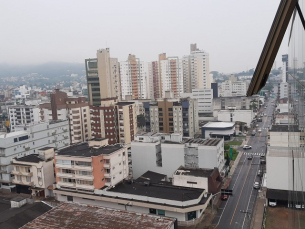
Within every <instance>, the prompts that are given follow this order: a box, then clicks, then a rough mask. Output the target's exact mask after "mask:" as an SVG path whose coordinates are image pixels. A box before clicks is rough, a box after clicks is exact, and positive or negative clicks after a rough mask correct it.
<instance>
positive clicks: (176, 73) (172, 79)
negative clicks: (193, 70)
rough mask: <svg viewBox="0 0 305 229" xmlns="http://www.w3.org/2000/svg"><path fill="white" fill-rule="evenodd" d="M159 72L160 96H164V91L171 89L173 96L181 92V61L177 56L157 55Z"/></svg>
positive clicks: (177, 95) (178, 95) (177, 96)
mask: <svg viewBox="0 0 305 229" xmlns="http://www.w3.org/2000/svg"><path fill="white" fill-rule="evenodd" d="M159 61H160V62H159V74H160V82H161V97H162V98H165V92H166V91H171V92H172V93H173V94H174V97H175V98H179V97H180V94H181V93H183V71H182V61H181V60H180V59H179V58H178V57H166V54H165V53H163V54H160V55H159Z"/></svg>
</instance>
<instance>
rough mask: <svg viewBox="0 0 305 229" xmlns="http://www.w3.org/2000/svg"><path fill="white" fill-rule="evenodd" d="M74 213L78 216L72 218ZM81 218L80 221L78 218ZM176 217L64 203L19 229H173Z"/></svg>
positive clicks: (175, 224)
mask: <svg viewBox="0 0 305 229" xmlns="http://www.w3.org/2000/svg"><path fill="white" fill-rule="evenodd" d="M75 215H77V216H78V217H75ZM80 219H81V220H80ZM176 221H177V220H176V219H174V218H169V217H164V216H153V215H151V214H140V213H134V212H126V211H124V210H117V209H111V208H106V207H101V206H99V207H97V206H92V205H86V204H76V203H63V204H61V205H60V206H57V207H55V208H53V209H51V210H50V211H48V212H47V213H46V214H44V215H43V217H38V218H36V219H34V220H33V221H31V222H29V223H27V224H26V225H24V226H23V227H21V228H22V229H34V228H37V229H38V228H39V229H57V228H60V227H62V228H66V229H74V228H86V229H96V228H100V229H108V228H129V229H139V228H155V229H176V228H177V222H176Z"/></svg>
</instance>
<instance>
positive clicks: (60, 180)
mask: <svg viewBox="0 0 305 229" xmlns="http://www.w3.org/2000/svg"><path fill="white" fill-rule="evenodd" d="M54 163H55V174H56V186H57V188H58V189H61V190H73V191H74V192H77V191H79V192H89V193H90V192H91V193H93V192H94V190H95V189H101V188H103V187H105V186H114V185H116V184H117V183H119V182H120V181H122V180H123V179H125V178H126V177H128V175H129V171H128V153H127V147H126V146H124V145H120V144H115V145H108V140H107V139H93V140H91V141H89V142H84V143H80V144H77V145H73V146H70V147H67V148H64V149H61V150H59V151H57V152H56V153H55V159H54Z"/></svg>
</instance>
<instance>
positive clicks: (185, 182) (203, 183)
mask: <svg viewBox="0 0 305 229" xmlns="http://www.w3.org/2000/svg"><path fill="white" fill-rule="evenodd" d="M190 182H192V183H190ZM194 183H196V184H194ZM173 185H176V186H182V187H189V188H201V189H205V190H208V188H209V186H208V178H207V177H195V176H184V175H174V176H173Z"/></svg>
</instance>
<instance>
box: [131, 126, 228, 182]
mask: <svg viewBox="0 0 305 229" xmlns="http://www.w3.org/2000/svg"><path fill="white" fill-rule="evenodd" d="M131 158H132V167H133V177H134V178H138V177H139V176H141V174H143V173H145V172H146V171H147V170H150V171H153V172H158V173H162V174H165V175H166V176H167V177H168V178H172V177H173V174H174V172H175V171H176V170H177V168H179V167H180V166H181V165H182V166H185V167H193V168H205V169H214V168H215V167H217V168H218V169H219V171H222V169H223V166H224V163H225V161H224V140H223V139H222V138H219V139H208V140H205V139H182V136H181V135H180V134H160V133H158V134H156V133H151V132H150V133H142V134H138V135H136V137H135V140H134V141H133V142H132V143H131Z"/></svg>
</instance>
